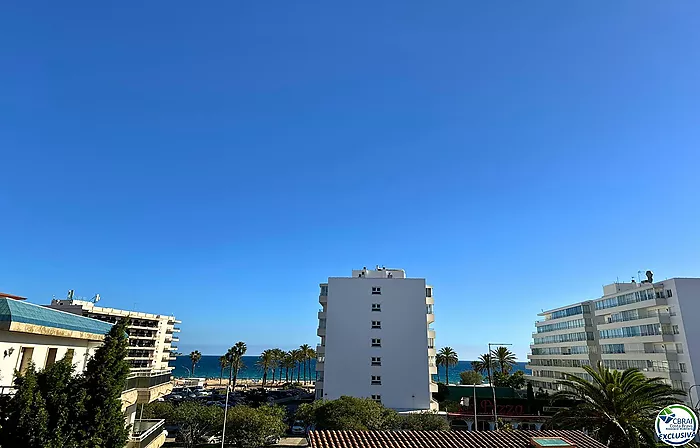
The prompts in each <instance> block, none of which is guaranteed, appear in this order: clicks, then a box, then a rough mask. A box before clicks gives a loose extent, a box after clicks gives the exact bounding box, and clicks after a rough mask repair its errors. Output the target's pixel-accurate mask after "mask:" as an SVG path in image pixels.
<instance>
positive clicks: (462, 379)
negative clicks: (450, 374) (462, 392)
mask: <svg viewBox="0 0 700 448" xmlns="http://www.w3.org/2000/svg"><path fill="white" fill-rule="evenodd" d="M483 382H484V376H483V375H482V374H480V373H479V372H475V371H474V370H465V371H464V372H460V374H459V384H472V385H473V384H477V385H478V384H481V383H483Z"/></svg>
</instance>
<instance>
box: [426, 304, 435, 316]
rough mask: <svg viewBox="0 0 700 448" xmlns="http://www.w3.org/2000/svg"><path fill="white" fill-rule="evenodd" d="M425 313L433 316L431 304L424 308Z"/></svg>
mask: <svg viewBox="0 0 700 448" xmlns="http://www.w3.org/2000/svg"><path fill="white" fill-rule="evenodd" d="M425 312H426V313H427V314H433V305H432V304H430V305H427V306H426V307H425Z"/></svg>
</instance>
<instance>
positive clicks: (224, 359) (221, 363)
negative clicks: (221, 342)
mask: <svg viewBox="0 0 700 448" xmlns="http://www.w3.org/2000/svg"><path fill="white" fill-rule="evenodd" d="M219 367H221V372H220V373H219V384H221V381H222V380H223V379H224V370H226V367H228V358H227V357H226V355H223V356H219Z"/></svg>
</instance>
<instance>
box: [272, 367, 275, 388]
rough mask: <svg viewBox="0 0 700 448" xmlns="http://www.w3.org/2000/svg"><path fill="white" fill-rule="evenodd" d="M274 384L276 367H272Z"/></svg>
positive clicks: (273, 382)
mask: <svg viewBox="0 0 700 448" xmlns="http://www.w3.org/2000/svg"><path fill="white" fill-rule="evenodd" d="M272 384H275V368H274V367H273V368H272Z"/></svg>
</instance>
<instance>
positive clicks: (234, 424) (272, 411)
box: [226, 406, 287, 448]
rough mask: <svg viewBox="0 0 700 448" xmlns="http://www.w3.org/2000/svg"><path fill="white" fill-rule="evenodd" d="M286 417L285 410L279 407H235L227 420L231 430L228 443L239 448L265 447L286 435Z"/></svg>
mask: <svg viewBox="0 0 700 448" xmlns="http://www.w3.org/2000/svg"><path fill="white" fill-rule="evenodd" d="M284 416H285V411H284V409H283V408H280V407H277V406H260V407H259V408H251V407H248V406H234V407H232V408H231V410H230V411H229V413H228V416H227V419H226V423H227V426H228V427H229V428H231V430H230V431H229V432H228V433H227V434H226V443H229V444H232V445H235V446H236V447H239V448H253V447H260V446H263V445H265V444H267V442H269V441H271V440H272V439H276V438H279V437H281V436H282V435H283V434H284V431H285V430H286V429H287V426H286V425H285V423H284Z"/></svg>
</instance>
